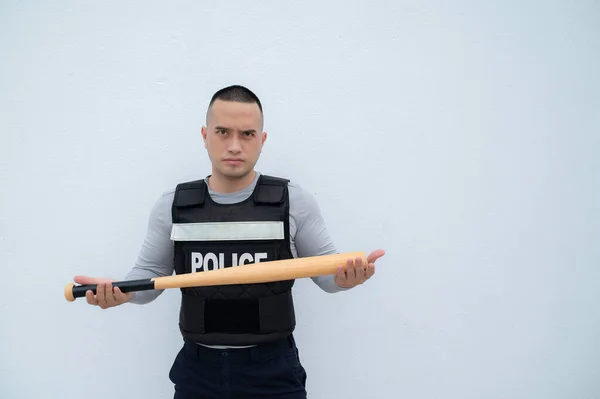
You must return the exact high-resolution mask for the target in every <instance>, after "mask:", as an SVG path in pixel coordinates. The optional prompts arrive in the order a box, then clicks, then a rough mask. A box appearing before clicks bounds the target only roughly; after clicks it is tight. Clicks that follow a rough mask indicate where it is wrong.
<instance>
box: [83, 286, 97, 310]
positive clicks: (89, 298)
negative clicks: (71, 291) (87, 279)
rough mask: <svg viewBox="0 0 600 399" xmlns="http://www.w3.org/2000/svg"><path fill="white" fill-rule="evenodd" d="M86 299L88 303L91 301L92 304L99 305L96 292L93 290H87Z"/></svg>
mask: <svg viewBox="0 0 600 399" xmlns="http://www.w3.org/2000/svg"><path fill="white" fill-rule="evenodd" d="M85 299H86V300H87V303H89V304H90V305H94V306H98V300H97V299H96V297H95V296H94V293H93V292H92V290H87V291H86V292H85Z"/></svg>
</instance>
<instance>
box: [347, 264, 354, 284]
mask: <svg viewBox="0 0 600 399" xmlns="http://www.w3.org/2000/svg"><path fill="white" fill-rule="evenodd" d="M353 263H354V262H353V261H352V259H348V260H347V261H346V279H347V282H348V284H355V282H356V273H355V272H354V265H353Z"/></svg>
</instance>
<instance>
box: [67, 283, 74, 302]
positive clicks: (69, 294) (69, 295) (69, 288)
mask: <svg viewBox="0 0 600 399" xmlns="http://www.w3.org/2000/svg"><path fill="white" fill-rule="evenodd" d="M73 287H75V284H73V283H69V284H67V285H66V286H65V298H66V300H67V301H69V302H73V301H74V300H75V296H74V295H73Z"/></svg>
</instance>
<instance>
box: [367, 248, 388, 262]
mask: <svg viewBox="0 0 600 399" xmlns="http://www.w3.org/2000/svg"><path fill="white" fill-rule="evenodd" d="M383 255H385V251H384V250H383V249H377V250H375V251H373V252H371V253H370V254H369V256H368V257H367V263H375V261H376V260H377V259H379V258H381V257H382V256H383Z"/></svg>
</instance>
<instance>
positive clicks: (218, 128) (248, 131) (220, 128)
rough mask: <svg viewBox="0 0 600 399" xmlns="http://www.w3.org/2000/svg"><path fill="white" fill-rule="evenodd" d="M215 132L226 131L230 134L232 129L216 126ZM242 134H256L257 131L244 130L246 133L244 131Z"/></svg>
mask: <svg viewBox="0 0 600 399" xmlns="http://www.w3.org/2000/svg"><path fill="white" fill-rule="evenodd" d="M215 130H225V131H226V132H230V131H231V130H232V129H230V128H228V127H224V126H215ZM242 133H256V130H254V129H249V130H244V131H242Z"/></svg>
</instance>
